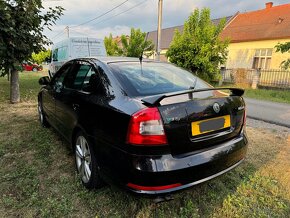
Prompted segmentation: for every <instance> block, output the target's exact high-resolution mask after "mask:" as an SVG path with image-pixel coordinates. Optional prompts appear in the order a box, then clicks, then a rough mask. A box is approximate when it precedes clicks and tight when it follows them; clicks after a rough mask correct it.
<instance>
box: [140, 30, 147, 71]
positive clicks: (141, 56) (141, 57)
mask: <svg viewBox="0 0 290 218" xmlns="http://www.w3.org/2000/svg"><path fill="white" fill-rule="evenodd" d="M148 35H149V32H147V33H146V38H145V41H144V45H143V48H142V52H141V55H140V57H139V61H140V66H141V75H143V68H142V60H143V53H144V50H145V46H146V42H147V38H148Z"/></svg>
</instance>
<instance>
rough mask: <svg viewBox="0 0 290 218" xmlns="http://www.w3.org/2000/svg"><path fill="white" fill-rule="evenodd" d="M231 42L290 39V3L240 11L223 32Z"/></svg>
mask: <svg viewBox="0 0 290 218" xmlns="http://www.w3.org/2000/svg"><path fill="white" fill-rule="evenodd" d="M221 38H222V39H225V38H230V40H231V42H246V41H258V40H268V39H285V38H289V39H290V4H284V5H279V6H274V7H271V6H269V4H268V8H265V9H262V10H258V11H252V12H247V13H240V14H238V15H237V16H236V18H235V19H233V20H232V22H231V23H229V25H228V26H226V28H225V29H224V30H223V32H222V33H221Z"/></svg>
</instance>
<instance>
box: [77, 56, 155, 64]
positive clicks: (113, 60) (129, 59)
mask: <svg viewBox="0 0 290 218" xmlns="http://www.w3.org/2000/svg"><path fill="white" fill-rule="evenodd" d="M81 59H90V60H92V59H95V60H98V61H101V62H103V63H106V64H109V63H116V62H140V60H139V58H135V57H116V56H107V57H105V56H90V57H86V58H81ZM143 61H144V62H159V61H155V60H152V59H145V58H144V59H143Z"/></svg>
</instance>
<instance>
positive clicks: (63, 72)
mask: <svg viewBox="0 0 290 218" xmlns="http://www.w3.org/2000/svg"><path fill="white" fill-rule="evenodd" d="M71 67H72V64H71V63H69V64H66V65H64V66H63V67H62V68H61V69H60V70H59V71H58V72H57V73H56V75H55V77H54V78H53V80H52V87H53V89H54V90H55V91H56V92H61V90H62V88H63V87H64V79H65V78H66V76H67V74H68V72H69V71H70V69H71Z"/></svg>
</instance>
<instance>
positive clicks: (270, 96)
mask: <svg viewBox="0 0 290 218" xmlns="http://www.w3.org/2000/svg"><path fill="white" fill-rule="evenodd" d="M245 97H248V98H255V99H260V100H267V101H274V102H280V103H288V104H290V90H268V89H246V92H245Z"/></svg>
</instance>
